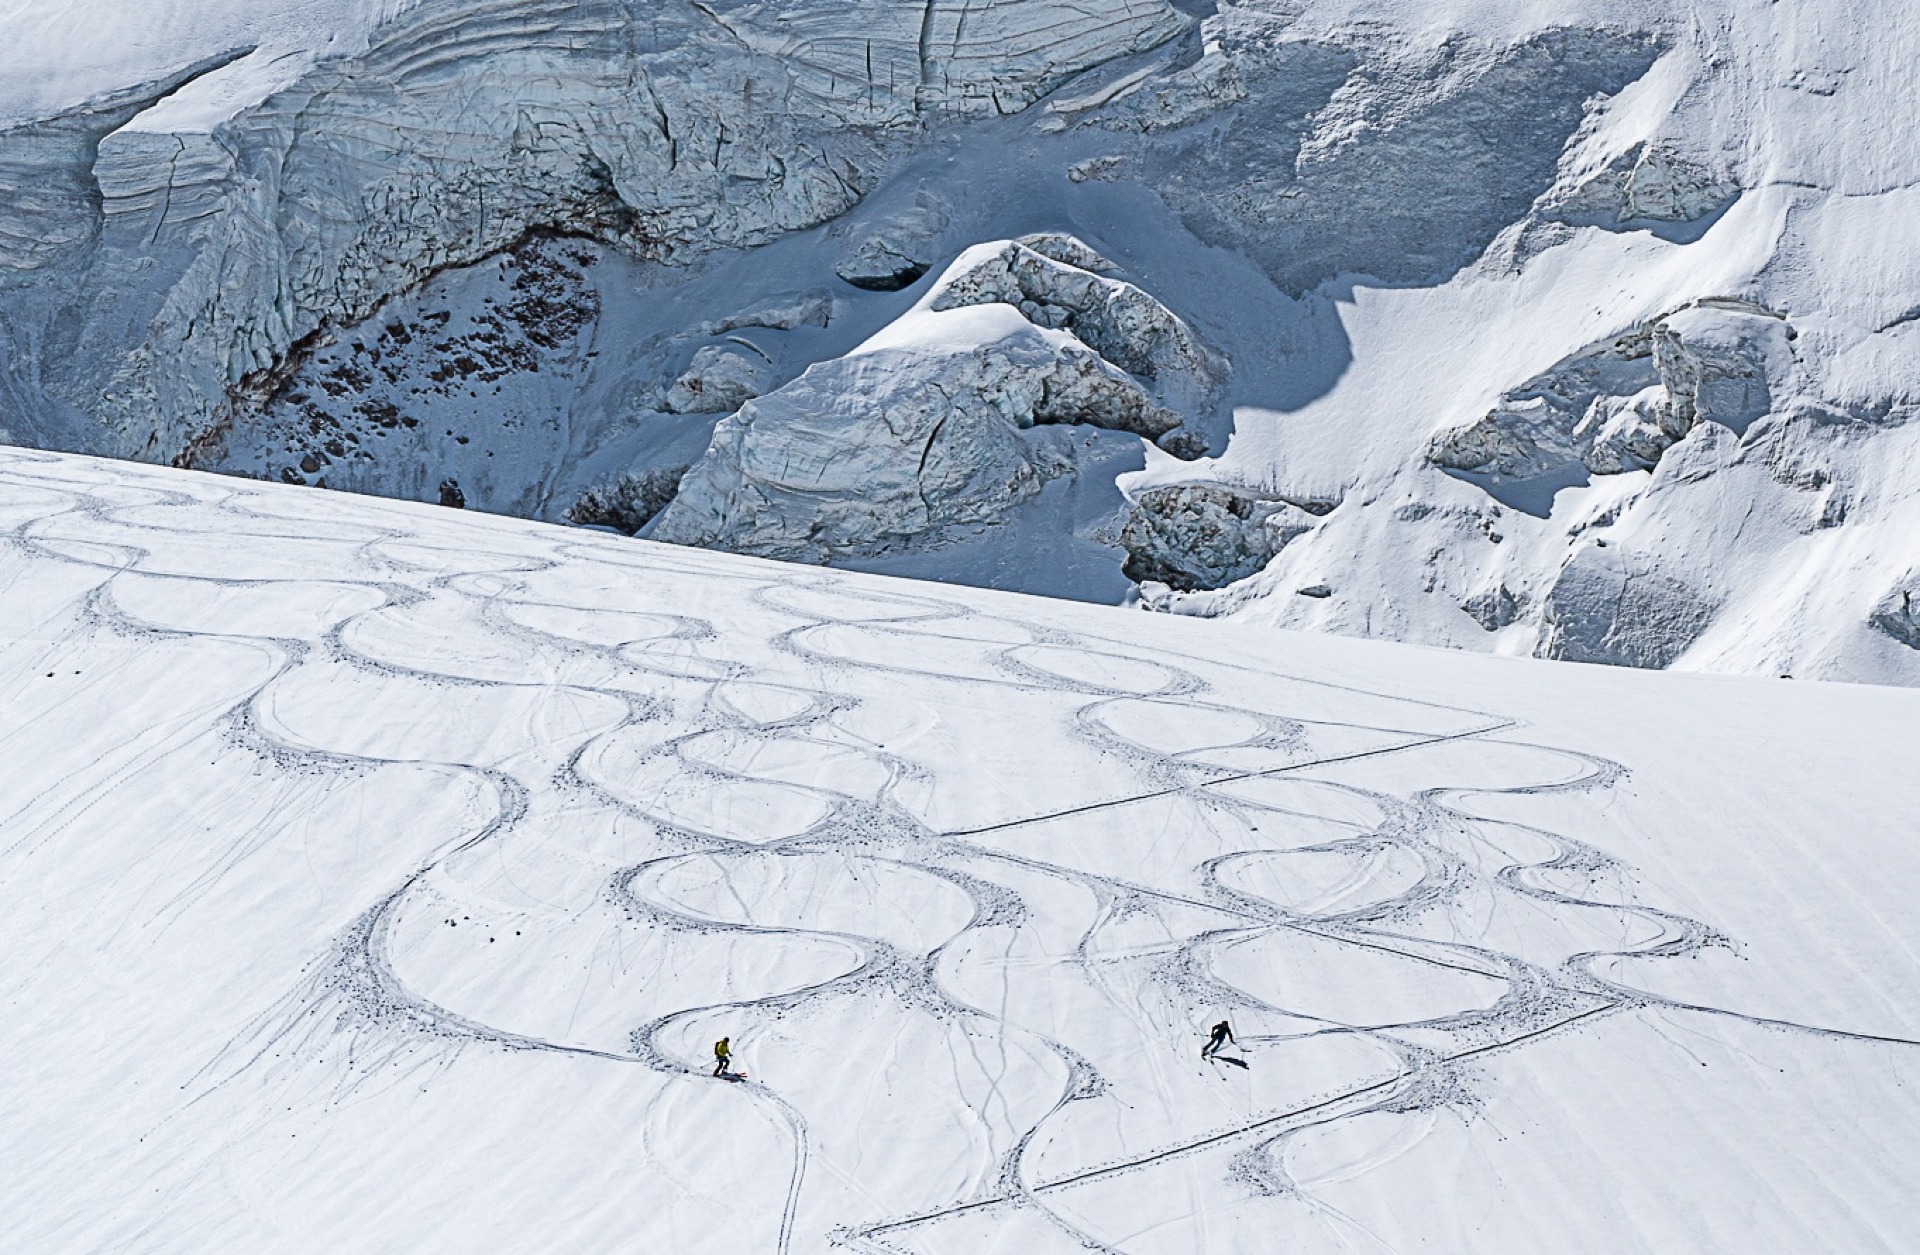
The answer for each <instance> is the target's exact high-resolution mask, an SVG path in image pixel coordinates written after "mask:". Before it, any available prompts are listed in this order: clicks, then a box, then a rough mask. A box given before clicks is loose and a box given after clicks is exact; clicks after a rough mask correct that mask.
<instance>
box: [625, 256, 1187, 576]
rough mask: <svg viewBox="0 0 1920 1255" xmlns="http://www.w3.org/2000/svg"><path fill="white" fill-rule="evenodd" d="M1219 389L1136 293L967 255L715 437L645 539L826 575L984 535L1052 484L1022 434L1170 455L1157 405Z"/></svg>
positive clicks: (1176, 326) (1180, 337)
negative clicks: (861, 555)
mask: <svg viewBox="0 0 1920 1255" xmlns="http://www.w3.org/2000/svg"><path fill="white" fill-rule="evenodd" d="M1081 247H1082V248H1084V245H1082V246H1081ZM1089 251H1090V250H1089ZM1029 310H1031V311H1032V312H1031V314H1030V313H1028V312H1027V311H1029ZM1036 318H1037V319H1038V321H1036ZM1220 371H1221V366H1220V363H1219V360H1218V359H1217V358H1216V357H1215V356H1214V355H1212V354H1211V353H1210V352H1209V351H1208V350H1206V349H1205V348H1204V347H1203V346H1202V345H1200V343H1199V342H1198V340H1197V339H1196V338H1195V337H1194V336H1193V334H1192V332H1191V331H1190V330H1189V329H1188V328H1187V327H1186V325H1185V324H1184V323H1183V322H1181V321H1180V319H1179V318H1178V317H1177V316H1175V315H1174V314H1173V313H1172V312H1171V311H1169V310H1167V309H1166V308H1165V307H1164V306H1161V305H1160V304H1159V303H1158V302H1157V301H1154V300H1153V299H1152V298H1151V297H1149V296H1147V295H1146V294H1145V293H1144V292H1142V291H1141V290H1140V289H1138V288H1136V287H1134V286H1133V285H1131V284H1127V283H1123V282H1121V281H1118V280H1115V279H1110V278H1106V277H1103V276H1100V275H1096V274H1093V273H1092V272H1090V271H1085V270H1080V269H1078V268H1077V267H1073V266H1070V265H1067V264H1066V263H1064V262H1060V261H1055V260H1053V259H1052V258H1050V257H1046V256H1043V255H1041V254H1040V253H1038V252H1035V251H1034V250H1033V249H1030V248H1028V247H1027V246H1026V245H1023V244H1020V243H1018V242H1015V241H1004V242H1001V243H996V244H986V245H979V246H976V247H975V248H972V249H969V250H967V251H966V252H965V253H963V254H962V255H961V256H960V257H959V258H958V259H957V260H956V261H955V262H954V263H953V264H952V265H951V266H950V267H948V269H947V271H946V272H945V273H944V274H943V275H942V277H941V279H940V281H939V282H938V283H937V284H936V285H935V286H934V288H933V290H932V291H931V292H930V293H929V294H928V295H927V296H926V297H924V298H922V300H921V301H920V302H919V303H918V304H917V305H915V307H914V308H913V309H912V310H911V311H909V312H908V313H907V314H906V315H903V316H902V317H901V318H900V319H899V320H898V321H896V322H895V323H894V324H892V325H891V326H889V327H888V328H887V329H886V330H884V331H882V332H881V333H880V334H879V335H877V336H875V337H873V338H872V339H870V340H869V341H867V342H866V343H865V344H863V345H861V346H860V347H859V348H858V349H856V350H854V351H853V352H852V353H849V354H847V355H846V356H844V357H840V358H836V359H834V360H832V361H828V362H823V363H819V364H817V365H815V366H813V367H811V368H809V369H808V370H807V371H806V372H805V373H804V374H802V375H801V376H800V377H799V378H798V379H796V380H794V381H793V382H792V383H789V384H787V385H786V386H785V387H782V388H780V389H778V390H776V391H775V392H773V393H770V394H768V395H767V396H765V397H761V398H759V399H758V400H755V401H750V402H748V403H747V404H745V405H743V406H742V407H741V408H740V410H739V412H738V413H736V414H734V415H733V416H732V417H730V418H728V419H725V420H723V421H722V422H721V424H720V425H719V427H718V428H716V429H715V432H714V436H713V442H712V444H711V446H710V447H709V449H708V450H707V454H706V456H705V457H704V458H703V459H702V460H701V461H700V462H699V464H698V465H696V466H695V467H694V469H693V470H692V471H691V472H690V473H689V474H688V475H687V477H686V479H685V480H684V481H683V483H682V484H681V488H680V493H679V496H678V497H677V498H676V499H675V500H674V502H673V504H672V505H671V506H669V507H668V508H667V510H666V511H665V512H664V513H663V514H662V516H661V518H660V520H659V522H658V523H657V524H656V525H655V527H654V530H653V532H652V535H653V537H654V538H655V539H659V540H668V541H673V542H676V543H680V544H690V545H703V546H716V547H720V548H727V549H733V550H737V551H741V552H746V553H756V554H761V555H764V556H768V557H782V558H798V559H805V560H810V561H824V560H826V559H828V558H830V557H832V556H833V555H835V554H836V553H841V552H851V551H863V550H871V549H875V548H886V547H890V546H897V545H901V544H909V543H913V542H915V541H917V540H919V539H922V538H925V537H928V536H929V535H930V534H931V533H935V532H937V531H938V530H939V529H941V528H944V527H948V526H951V525H954V524H962V523H979V522H989V521H993V520H996V519H998V518H1000V517H1002V516H1004V514H1005V513H1006V511H1007V510H1008V509H1009V508H1011V507H1012V506H1013V505H1015V504H1016V503H1018V502H1020V501H1022V500H1024V499H1025V498H1027V497H1030V496H1032V495H1033V494H1034V493H1035V492H1037V491H1038V490H1039V488H1040V486H1041V484H1042V483H1043V482H1044V480H1045V479H1047V478H1048V477H1049V476H1050V475H1053V474H1057V473H1060V472H1061V471H1063V470H1065V469H1067V468H1066V467H1064V466H1061V465H1059V464H1057V463H1056V462H1055V461H1054V460H1053V459H1052V458H1051V457H1050V456H1048V455H1047V454H1046V453H1044V452H1043V451H1042V450H1040V449H1038V448H1036V447H1035V446H1034V445H1033V443H1032V442H1031V441H1030V440H1028V439H1027V437H1026V436H1025V435H1024V433H1025V432H1026V431H1027V429H1029V428H1032V427H1033V426H1035V425H1037V424H1048V423H1085V424H1090V425H1094V426H1099V427H1106V428H1110V429H1113V430H1116V431H1124V432H1130V433H1132V434H1135V435H1138V436H1140V437H1142V438H1145V439H1149V440H1157V441H1160V442H1161V443H1162V444H1171V445H1173V446H1174V447H1176V448H1184V447H1185V442H1184V441H1182V440H1181V439H1180V437H1181V436H1182V435H1183V433H1182V431H1181V425H1182V422H1183V413H1182V412H1180V411H1177V410H1175V409H1174V408H1171V407H1170V406H1169V405H1167V404H1165V403H1164V402H1163V398H1177V399H1180V400H1185V401H1189V402H1191V401H1195V400H1198V399H1202V398H1205V397H1207V396H1208V395H1210V394H1211V393H1212V392H1213V391H1214V390H1217V388H1218V386H1219V384H1220V382H1221V378H1222V376H1221V373H1220ZM1189 412H1191V411H1189Z"/></svg>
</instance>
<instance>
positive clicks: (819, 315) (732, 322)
mask: <svg viewBox="0 0 1920 1255" xmlns="http://www.w3.org/2000/svg"><path fill="white" fill-rule="evenodd" d="M832 321H833V297H831V296H829V295H828V294H827V293H825V292H818V291H815V292H806V293H802V294H801V295H799V296H793V297H782V298H778V299H775V300H769V301H764V302H762V303H760V304H757V305H754V306H752V307H750V308H747V309H743V310H740V311H739V312H737V313H733V314H728V315H727V316H726V317H724V318H716V319H713V320H712V321H710V322H707V323H704V324H702V325H701V328H700V330H701V333H702V334H703V335H710V336H718V335H725V334H726V333H727V332H729V331H739V330H741V329H742V328H745V327H764V328H766V329H767V330H769V331H792V330H793V329H794V328H796V327H824V326H826V325H827V324H828V323H830V322H832Z"/></svg>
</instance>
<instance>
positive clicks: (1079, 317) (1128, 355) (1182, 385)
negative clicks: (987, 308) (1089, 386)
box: [927, 238, 1226, 408]
mask: <svg viewBox="0 0 1920 1255" xmlns="http://www.w3.org/2000/svg"><path fill="white" fill-rule="evenodd" d="M1076 242H1077V241H1076ZM1042 246H1043V247H1048V246H1050V247H1051V248H1052V249H1053V251H1054V252H1056V253H1058V254H1060V256H1059V257H1058V258H1056V257H1055V256H1050V255H1048V254H1047V253H1044V252H1041V251H1040V250H1039V249H1036V248H1034V247H1032V246H1030V245H1027V244H1024V243H1021V242H1019V241H1017V240H1016V241H1008V242H1005V243H1002V244H997V245H982V246H976V247H975V248H972V249H969V250H968V251H967V252H966V253H964V254H963V255H962V256H961V258H960V259H959V260H958V261H956V262H955V263H954V264H953V266H952V268H951V269H949V270H948V272H947V274H946V275H944V276H943V277H942V278H941V281H940V285H939V287H938V288H937V289H936V290H935V291H934V292H933V293H932V294H931V297H930V298H929V300H928V302H927V308H928V309H929V310H933V311H942V310H951V309H959V308H961V307H963V306H967V305H979V304H984V303H988V302H998V303H1001V304H1006V305H1012V306H1014V307H1015V308H1017V309H1019V311H1020V312H1021V313H1022V314H1023V315H1025V316H1026V317H1027V318H1028V319H1029V320H1030V321H1032V322H1033V323H1035V324H1036V325H1038V326H1042V327H1056V328H1062V329H1065V330H1067V331H1071V332H1072V333H1073V335H1074V336H1075V337H1076V338H1077V339H1079V340H1080V341H1081V342H1082V343H1084V344H1086V345H1087V346H1088V347H1090V348H1092V349H1093V350H1094V351H1095V352H1097V353H1099V354H1100V355H1101V356H1102V357H1104V358H1106V359H1107V360H1108V361H1110V362H1112V363H1114V364H1115V365H1116V366H1119V367H1120V368H1121V369H1123V370H1126V371H1130V372H1132V373H1133V374H1135V375H1138V376H1140V377H1141V378H1142V379H1147V380H1151V381H1153V382H1154V383H1155V384H1156V385H1157V386H1158V388H1159V389H1160V391H1161V393H1162V395H1163V396H1166V397H1168V398H1169V399H1170V400H1173V401H1174V402H1175V403H1177V404H1181V405H1183V406H1186V407H1196V408H1197V407H1200V406H1204V405H1205V404H1206V403H1207V401H1208V398H1209V397H1210V396H1211V395H1212V394H1213V393H1215V392H1216V391H1217V390H1218V389H1219V387H1220V385H1221V384H1222V383H1223V382H1224V380H1225V377H1226V364H1225V362H1224V361H1223V360H1222V359H1221V358H1220V357H1219V355H1218V354H1216V353H1214V352H1213V351H1212V350H1210V349H1208V348H1207V347H1206V346H1205V345H1203V344H1201V343H1200V341H1199V339H1198V337H1196V336H1195V335H1194V334H1193V331H1192V329H1191V328H1189V327H1188V326H1187V324H1186V323H1185V321H1183V320H1182V319H1181V318H1180V317H1179V316H1178V315H1176V314H1175V313H1174V312H1173V311H1172V310H1170V309H1168V308H1167V307H1166V306H1164V305H1162V304H1161V303H1160V302H1159V301H1157V300H1155V299H1154V298H1153V297H1151V296H1149V295H1148V294H1147V293H1146V292H1144V291H1142V290H1141V289H1140V288H1138V287H1135V286H1134V285H1133V284H1131V283H1126V282H1122V281H1121V280H1118V279H1112V278H1108V277H1106V276H1103V275H1100V274H1097V273H1095V272H1094V270H1093V269H1090V268H1083V267H1081V266H1080V265H1077V264H1074V263H1073V262H1070V261H1067V260H1063V259H1064V258H1067V257H1075V258H1079V259H1080V260H1085V261H1088V262H1091V263H1093V264H1094V265H1096V266H1097V265H1099V263H1101V261H1102V260H1103V259H1101V258H1100V256H1099V255H1098V254H1097V253H1093V252H1092V250H1091V249H1086V247H1085V245H1081V249H1084V250H1085V252H1081V251H1080V250H1074V249H1065V248H1063V247H1062V246H1061V244H1060V243H1059V241H1058V240H1057V238H1056V239H1054V240H1043V241H1042Z"/></svg>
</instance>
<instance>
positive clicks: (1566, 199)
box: [1540, 141, 1740, 227]
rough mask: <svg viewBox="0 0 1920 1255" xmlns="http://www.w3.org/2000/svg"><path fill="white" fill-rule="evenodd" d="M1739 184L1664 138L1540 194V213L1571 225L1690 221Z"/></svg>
mask: <svg viewBox="0 0 1920 1255" xmlns="http://www.w3.org/2000/svg"><path fill="white" fill-rule="evenodd" d="M1739 195H1740V185H1739V183H1738V182H1737V181H1736V180H1735V179H1734V178H1733V177H1732V176H1731V175H1730V174H1728V173H1725V172H1716V171H1715V170H1713V169H1711V168H1710V167H1709V166H1708V165H1707V164H1706V163H1704V162H1701V161H1697V160H1694V159H1692V158H1690V157H1687V156H1685V155H1683V154H1681V153H1680V152H1679V151H1677V150H1676V149H1675V148H1674V146H1673V145H1671V144H1668V143H1657V142H1656V143H1648V142H1644V141H1643V142H1641V143H1636V144H1633V145H1631V146H1629V147H1628V148H1627V149H1626V150H1625V151H1624V152H1622V153H1620V154H1619V155H1618V156H1616V157H1615V158H1614V159H1613V160H1611V161H1609V162H1608V163H1607V164H1606V165H1605V166H1603V167H1602V168H1601V169H1599V170H1598V171H1595V172H1594V173H1593V174H1591V175H1590V176H1588V177H1587V178H1584V179H1582V180H1580V181H1579V182H1577V183H1574V184H1572V185H1570V186H1566V187H1563V188H1557V189H1555V191H1553V192H1551V193H1549V194H1548V195H1547V196H1546V197H1545V198H1543V201H1542V204H1541V206H1540V213H1541V216H1542V217H1545V218H1551V219H1555V220H1558V221H1561V222H1567V223H1571V224H1575V225H1586V224H1588V223H1591V224H1593V225H1596V226H1609V227H1621V226H1630V225H1633V224H1636V223H1691V222H1699V221H1701V220H1702V219H1705V218H1710V217H1712V216H1713V215H1714V214H1717V213H1719V212H1720V211H1721V210H1723V209H1725V208H1726V207H1727V206H1728V205H1730V204H1732V203H1733V201H1734V199H1735V198H1737V197H1738V196H1739Z"/></svg>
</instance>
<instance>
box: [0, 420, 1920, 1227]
mask: <svg viewBox="0 0 1920 1255" xmlns="http://www.w3.org/2000/svg"><path fill="white" fill-rule="evenodd" d="M0 535H4V537H5V544H4V545H3V546H0V694H4V698H5V700H4V701H0V746H4V753H5V758H4V762H5V764H6V767H5V771H4V772H0V892H3V893H4V895H5V901H4V909H3V910H0V951H3V952H4V953H5V954H7V956H8V962H7V963H6V964H5V966H4V968H0V994H3V995H4V1002H5V1006H6V1008H7V1013H6V1015H5V1016H4V1017H0V1052H3V1053H4V1057H5V1058H6V1060H7V1067H6V1068H5V1069H4V1071H0V1139H4V1141H0V1161H3V1162H4V1163H5V1164H6V1165H7V1169H6V1171H4V1172H0V1235H4V1236H0V1245H4V1246H5V1248H6V1249H8V1250H13V1251H31V1252H67V1251H73V1252H79V1251H88V1252H93V1251H105V1250H127V1251H133V1250H138V1251H142V1252H156V1251H195V1252H201V1251H212V1250H233V1251H242V1250H244V1251H312V1250H329V1251H342V1252H347V1251H377V1250H385V1251H391V1250H408V1251H439V1250H446V1251H473V1250H515V1251H531V1250H541V1251H581V1252H588V1251H606V1250H612V1249H638V1250H673V1251H709V1250H711V1251H721V1250H728V1251H741V1250H747V1251H781V1252H786V1251H793V1252H802V1251H823V1250H828V1249H838V1248H840V1247H845V1248H848V1249H853V1250H861V1251H871V1252H882V1251H900V1252H904V1251H924V1252H956V1253H959V1252H982V1251H1006V1252H1014V1251H1020V1252H1049V1251H1061V1252H1065V1251H1075V1250H1083V1249H1100V1250H1109V1251H1125V1252H1129V1255H1146V1253H1148V1252H1169V1253H1172V1252H1182V1253H1187V1252H1252V1251H1271V1250H1275V1249H1288V1250H1308V1251H1321V1250H1324V1251H1351V1250H1410V1249H1415V1248H1418V1249H1422V1250H1440V1251H1475V1252H1487V1251H1523V1250H1524V1251H1534V1250H1555V1251H1569V1252H1580V1251H1594V1252H1602V1251H1604V1252H1619V1251H1675V1250H1740V1251H1756V1252H1757V1251H1804V1250H1810V1249H1824V1250H1847V1251H1862V1252H1866V1251H1897V1250H1903V1249H1910V1246H1911V1235H1912V1233H1913V1232H1914V1231H1915V1230H1916V1228H1920V1211H1917V1210H1916V1208H1917V1206H1920V1205H1917V1204H1916V1202H1915V1199H1914V1196H1913V1193H1912V1191H1911V1189H1910V1188H1908V1183H1909V1179H1910V1177H1911V1175H1912V1166H1913V1165H1914V1164H1915V1163H1917V1162H1920V1119H1916V1116H1917V1115H1920V1100H1916V1097H1915V1094H1916V1089H1915V1086H1916V1084H1920V1010H1917V1008H1920V977H1917V976H1916V972H1917V971H1920V966H1917V965H1916V962H1915V958H1916V947H1920V926H1917V925H1916V916H1915V914H1914V912H1913V910H1912V901H1913V897H1914V893H1915V890H1916V886H1920V841H1916V840H1915V839H1914V837H1915V831H1914V818H1913V817H1914V816H1915V815H1916V814H1920V777H1916V775H1915V774H1914V773H1913V772H1912V770H1911V758H1912V750H1913V747H1914V744H1915V741H1914V728H1915V726H1916V719H1917V718H1920V694H1915V693H1913V692H1911V691H1909V690H1901V689H1891V688H1879V689H1876V688H1868V687H1852V686H1845V685H1825V684H1812V683H1787V682H1782V681H1777V680H1763V679H1740V678H1724V677H1701V676H1687V675H1654V674H1646V673H1638V672H1631V671H1623V670H1618V669H1608V668H1595V667H1582V666H1577V665H1571V664H1566V663H1548V662H1539V661H1532V660H1513V659H1496V658H1486V657H1476V656H1472V655H1467V654H1459V653H1449V652H1442V651H1433V650H1425V649H1418V648H1412V647H1407V646H1400V645H1393V644H1385V643H1378V642H1360V641H1351V640H1344V639H1340V638H1337V637H1330V636H1315V635H1308V634H1296V633H1286V632H1275V631H1272V630H1270V629H1266V628H1254V627H1248V626H1243V625H1239V624H1234V623H1231V622H1217V623H1197V622H1193V621H1191V620H1187V619H1183V618H1178V617H1170V616H1149V615H1142V614H1138V613H1134V612H1128V611H1123V610H1119V609H1111V608H1100V607H1093V606H1085V605H1076V604H1072V603H1065V602H1059V601H1048V600H1040V599H1029V598H1024V597H1019V596H1014V595H1009V594H1004V593H996V592H989V591H978V590H969V589H963V588H941V589H935V588H931V587H929V586H926V585H923V584H912V583H907V582H902V581H896V580H890V579H885V578H880V577H875V576H871V575H861V574H853V573H846V572H835V571H822V570H809V569H805V568H795V567H791V566H783V565H780V564H776V563H769V562H764V561H759V560H755V559H749V558H743V557H735V556H730V555H725V554H716V553H708V552H702V551H697V550H690V549H684V548H676V547H671V546H663V545H656V544H651V543H647V542H642V541H634V540H628V539H624V538H620V537H612V536H606V535H601V534H595V533H590V532H582V531H578V530H563V529H559V528H554V527H550V526H544V525H537V524H529V523H523V522H518V521H514V520H509V519H503V518H496V517H487V516H484V515H478V514H473V513H460V512H455V511H451V510H442V509H438V508H436V507H431V506H422V505H415V504H407V503H396V502H384V501H379V500H376V499H372V498H361V497H353V496H349V495H346V494H340V493H324V492H319V491H315V490H311V489H303V488H290V487H282V486H277V485H260V484H250V483H245V482H241V481H236V480H232V479H218V478H214V477H211V476H206V475H201V474H195V473H188V472H179V471H167V470H159V469H153V468H146V467H139V466H135V465H130V464H125V463H114V462H104V461H95V460H90V459H84V458H77V457H71V456H64V455H53V454H41V453H31V452H25V451H6V452H0ZM1222 1017H1227V1018H1230V1019H1231V1021H1232V1023H1233V1026H1234V1029H1235V1032H1236V1034H1237V1036H1238V1045H1237V1046H1236V1047H1235V1048H1234V1050H1233V1051H1231V1052H1229V1053H1231V1054H1233V1055H1234V1056H1235V1057H1237V1058H1239V1059H1241V1060H1242V1061H1243V1062H1244V1063H1245V1064H1246V1065H1247V1066H1246V1067H1244V1068H1242V1067H1238V1066H1234V1065H1230V1064H1213V1065H1203V1064H1202V1063H1201V1062H1200V1060H1199V1059H1198V1046H1199V1044H1200V1041H1201V1039H1202V1035H1203V1033H1204V1031H1205V1028H1206V1026H1207V1025H1209V1024H1211V1023H1213V1022H1214V1021H1216V1020H1218V1019H1220V1018H1222ZM723 1034H724V1035H728V1036H730V1037H731V1038H732V1040H733V1042H734V1045H735V1057H736V1059H737V1060H738V1062H739V1065H740V1066H741V1067H742V1068H743V1069H744V1070H745V1072H746V1074H747V1077H746V1079H744V1080H741V1081H737V1082H734V1083H728V1082H725V1081H721V1080H716V1079H712V1078H710V1077H709V1076H707V1075H706V1072H707V1069H708V1067H709V1061H710V1058H711V1056H710V1054H709V1044H710V1043H711V1042H712V1041H713V1040H714V1039H716V1038H717V1037H720V1036H721V1035H723Z"/></svg>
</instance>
